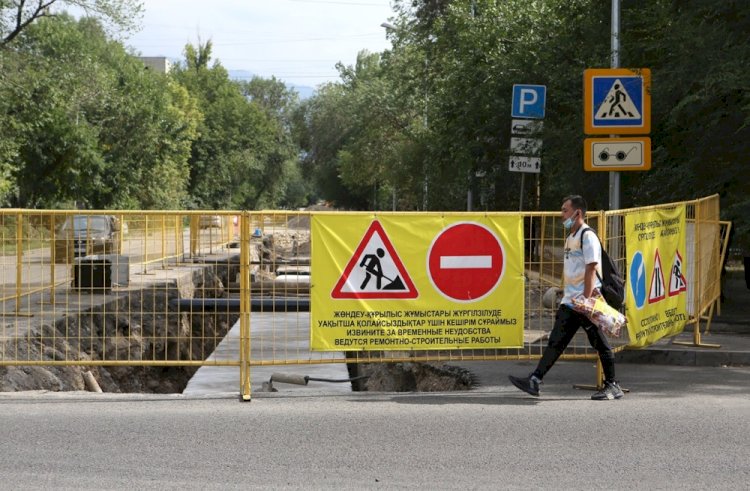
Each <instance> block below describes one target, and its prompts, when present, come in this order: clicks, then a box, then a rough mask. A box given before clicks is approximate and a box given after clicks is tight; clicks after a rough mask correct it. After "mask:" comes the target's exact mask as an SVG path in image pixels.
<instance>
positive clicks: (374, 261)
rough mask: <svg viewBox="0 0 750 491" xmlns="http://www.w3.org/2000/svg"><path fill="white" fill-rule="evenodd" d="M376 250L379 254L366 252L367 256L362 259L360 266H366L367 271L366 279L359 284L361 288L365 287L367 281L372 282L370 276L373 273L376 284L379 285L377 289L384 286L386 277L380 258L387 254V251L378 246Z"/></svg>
mask: <svg viewBox="0 0 750 491" xmlns="http://www.w3.org/2000/svg"><path fill="white" fill-rule="evenodd" d="M375 252H376V254H377V256H376V255H375V254H365V256H364V257H363V258H362V261H361V262H360V263H359V267H360V268H365V271H366V273H365V279H364V281H363V282H362V284H361V285H360V286H359V289H360V290H364V289H365V287H366V286H367V283H369V282H370V278H371V277H372V276H373V275H374V276H375V286H376V287H377V289H378V290H380V289H381V288H382V284H383V278H385V275H384V274H383V267H382V266H381V265H380V259H381V258H382V257H383V256H385V251H384V250H383V249H382V248H380V247H378V249H377V250H376V251H375ZM386 279H387V278H386Z"/></svg>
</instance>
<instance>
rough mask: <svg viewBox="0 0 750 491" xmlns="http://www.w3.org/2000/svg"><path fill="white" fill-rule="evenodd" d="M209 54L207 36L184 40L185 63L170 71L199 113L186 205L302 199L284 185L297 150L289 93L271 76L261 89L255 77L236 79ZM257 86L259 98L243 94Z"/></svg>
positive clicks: (241, 205) (259, 203) (278, 203)
mask: <svg viewBox="0 0 750 491" xmlns="http://www.w3.org/2000/svg"><path fill="white" fill-rule="evenodd" d="M210 60H211V41H208V42H206V43H205V44H202V45H198V46H192V45H188V46H186V48H185V64H184V65H181V66H178V67H177V68H176V69H175V70H174V74H173V76H174V78H175V80H176V81H178V82H179V83H180V84H182V85H184V86H185V87H186V88H187V90H188V91H189V92H190V94H192V95H193V96H194V97H195V98H196V99H197V100H198V108H199V109H200V111H201V112H202V113H203V115H204V120H203V122H202V123H201V124H200V126H199V128H198V134H199V136H198V139H197V140H196V141H195V142H194V143H193V146H192V149H191V156H190V184H189V193H190V197H191V200H192V201H191V203H190V205H191V206H194V207H196V208H214V209H222V208H228V209H255V208H259V207H268V208H273V207H277V206H282V205H286V206H289V205H294V204H297V203H298V202H300V201H303V197H300V196H290V195H289V193H288V189H287V187H286V185H287V179H288V178H289V177H290V176H294V175H295V169H294V167H295V166H296V152H295V149H294V147H293V145H292V144H291V141H290V137H289V129H288V125H286V124H285V122H284V114H285V113H286V112H287V111H289V110H290V109H289V108H290V107H291V105H293V103H294V98H293V97H292V96H291V95H290V94H285V93H283V91H280V90H278V86H277V85H276V84H278V82H274V81H271V82H270V83H269V86H268V87H265V89H263V87H262V86H263V85H264V84H262V83H260V82H255V83H251V84H249V85H248V84H237V83H235V82H233V81H231V80H230V79H229V77H228V74H227V71H226V70H225V69H224V68H223V67H222V66H221V64H220V63H219V62H218V61H216V62H214V63H213V65H212V66H211V67H209V61H210ZM271 88H274V89H275V92H274V91H272V90H271ZM256 89H257V94H258V95H259V98H260V100H262V101H263V102H256V101H253V100H250V99H249V98H248V96H247V95H250V94H251V93H253V92H252V91H253V90H256ZM261 89H263V90H261ZM266 89H267V90H266ZM243 90H244V91H250V92H245V93H243ZM264 90H265V92H264ZM261 94H268V97H260V95H261ZM273 94H276V95H275V96H272V95H273ZM287 199H289V200H291V201H292V202H291V203H287V202H286V200H287Z"/></svg>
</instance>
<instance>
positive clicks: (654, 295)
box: [648, 249, 666, 303]
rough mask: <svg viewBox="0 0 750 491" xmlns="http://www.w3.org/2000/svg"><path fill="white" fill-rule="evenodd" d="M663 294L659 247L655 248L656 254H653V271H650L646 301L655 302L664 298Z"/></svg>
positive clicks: (664, 291) (664, 294)
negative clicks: (649, 285)
mask: <svg viewBox="0 0 750 491" xmlns="http://www.w3.org/2000/svg"><path fill="white" fill-rule="evenodd" d="M665 296H666V289H665V288H664V270H663V269H662V266H661V257H660V256H659V249H656V254H655V255H654V272H653V273H651V287H650V288H649V291H648V303H656V302H658V301H659V300H664V297H665Z"/></svg>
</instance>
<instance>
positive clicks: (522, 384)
mask: <svg viewBox="0 0 750 491" xmlns="http://www.w3.org/2000/svg"><path fill="white" fill-rule="evenodd" d="M508 378H509V379H510V381H511V383H512V384H513V385H515V386H516V387H518V388H519V389H521V390H522V391H524V392H526V393H527V394H530V395H532V396H534V397H539V384H541V383H542V381H541V380H539V379H538V378H536V376H534V375H531V376H529V377H526V378H519V377H514V376H513V375H508Z"/></svg>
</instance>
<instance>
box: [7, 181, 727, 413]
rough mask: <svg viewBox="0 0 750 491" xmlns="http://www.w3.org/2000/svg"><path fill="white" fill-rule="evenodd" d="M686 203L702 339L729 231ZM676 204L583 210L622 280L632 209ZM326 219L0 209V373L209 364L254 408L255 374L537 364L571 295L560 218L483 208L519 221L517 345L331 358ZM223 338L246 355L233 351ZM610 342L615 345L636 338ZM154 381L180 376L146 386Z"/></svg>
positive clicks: (167, 372) (579, 350) (110, 384)
mask: <svg viewBox="0 0 750 491" xmlns="http://www.w3.org/2000/svg"><path fill="white" fill-rule="evenodd" d="M682 204H684V205H685V208H686V227H685V228H686V247H687V252H686V258H685V259H686V262H687V264H686V277H687V280H688V298H687V307H686V308H687V311H688V313H689V317H690V318H689V323H688V324H689V325H691V326H693V328H694V330H695V341H694V344H696V345H700V346H705V345H703V344H701V342H700V334H701V332H700V326H701V323H704V325H705V326H706V329H707V328H708V326H710V319H711V317H712V316H713V313H714V310H715V309H716V305H717V301H718V299H719V296H720V272H721V264H722V261H723V257H724V254H725V253H726V242H727V236H728V231H729V227H730V224H729V223H727V222H722V221H720V219H719V198H718V196H710V197H707V198H703V199H699V200H694V201H688V202H685V203H682ZM676 205H677V204H674V203H673V204H665V205H659V206H655V207H644V208H635V209H630V210H616V211H608V212H589V213H588V217H587V219H588V223H589V225H591V226H592V227H593V228H595V229H596V230H597V232H598V234H599V236H600V238H601V239H602V242H603V244H604V246H605V249H606V250H607V251H608V252H609V254H610V256H611V257H612V258H613V259H614V260H615V262H616V263H617V265H618V267H619V268H620V270H621V271H623V272H625V273H626V274H627V266H628V258H627V244H626V240H625V238H626V232H627V231H626V230H625V219H626V216H627V215H628V214H629V213H641V212H644V211H648V210H661V209H668V208H670V207H672V208H674V207H675V206H676ZM316 213H318V212H315V211H313V212H310V211H257V212H255V211H254V212H240V211H184V210H180V211H142V210H138V211H131V210H115V211H109V210H96V211H89V210H15V209H6V210H0V303H1V306H0V309H1V311H2V320H3V323H2V329H1V330H0V366H2V367H23V366H26V367H39V369H40V370H41V369H42V367H53V368H54V370H58V371H64V370H69V371H73V372H76V371H77V372H76V373H77V375H78V376H79V379H80V378H81V377H80V376H81V373H82V372H83V371H84V370H87V369H88V370H91V371H92V372H94V375H95V376H96V379H97V380H99V383H100V384H102V385H103V388H104V389H105V390H111V391H149V390H159V389H156V388H155V387H156V386H157V385H158V386H161V387H162V390H163V389H164V387H170V388H171V389H173V390H178V387H180V384H182V383H183V382H186V380H187V379H189V377H190V376H191V375H192V373H193V372H194V371H195V370H196V369H197V368H198V367H200V366H212V365H213V366H230V367H239V374H240V384H239V385H240V390H241V395H242V397H243V398H244V399H249V398H250V378H249V372H250V369H251V368H252V367H253V366H268V365H310V364H329V363H336V364H342V363H362V362H395V361H443V362H461V361H470V360H535V359H538V358H539V357H540V356H541V354H542V352H543V350H544V348H545V346H546V344H547V336H548V334H549V332H550V330H551V328H552V325H553V323H554V317H555V312H556V303H555V302H556V300H557V299H558V295H557V294H556V289H558V288H559V287H560V286H561V277H562V267H563V256H564V240H565V230H564V229H563V227H562V225H561V223H560V216H559V212H522V213H518V214H502V213H486V214H481V215H486V216H487V217H488V218H492V217H494V216H514V217H520V220H521V222H522V230H523V232H522V234H523V237H522V244H523V246H522V250H519V251H518V252H519V254H521V256H522V263H521V264H522V270H521V274H522V276H523V281H522V282H519V285H521V284H522V288H523V293H522V298H523V300H522V302H520V301H519V303H522V304H523V306H524V308H523V312H522V314H521V315H520V319H521V320H522V323H523V339H522V340H519V341H522V342H519V343H518V346H517V347H492V348H490V347H474V348H471V349H424V350H411V349H404V350H396V351H380V350H373V351H360V350H348V349H341V350H338V351H330V352H326V351H313V350H311V345H310V342H311V318H310V291H311V285H315V284H316V283H315V282H316V281H318V280H317V279H316V278H325V277H326V276H325V275H326V274H331V272H330V271H329V272H328V273H327V272H326V271H315V270H313V266H314V265H313V261H312V259H311V258H312V246H313V244H312V239H311V222H312V220H313V218H314V217H315V216H316ZM401 215H403V214H401ZM439 215H440V214H435V216H439ZM455 215H456V217H457V218H456V219H457V220H459V221H460V220H462V214H461V213H457V214H455ZM475 215H476V214H473V215H465V216H464V218H466V219H468V218H470V217H472V216H475ZM379 216H383V217H388V218H389V219H392V218H394V217H397V216H398V214H397V213H382V214H379ZM413 216H414V217H423V218H424V216H426V215H425V214H419V213H415V214H413ZM356 245H357V244H354V245H353V246H352V247H356ZM428 247H429V244H425V246H424V248H425V251H426V250H427V248H428ZM316 266H317V263H316ZM324 267H325V266H324ZM333 274H336V273H333ZM519 298H520V297H519ZM626 337H627V336H625V338H626ZM225 340H226V341H227V342H228V343H229V342H231V343H235V346H237V348H236V350H235V351H232V350H229V351H228V350H226V349H223V348H222V347H221V346H220V345H221V344H222V342H224V341H225ZM235 340H236V341H235ZM613 341H614V343H613V344H614V347H615V349H616V350H619V349H623V348H624V347H625V345H626V344H627V343H628V340H627V339H617V340H613ZM563 357H564V358H566V359H586V360H595V359H596V358H597V354H596V352H595V351H594V350H592V349H591V348H590V346H589V344H588V342H587V340H586V338H585V336H580V337H577V338H576V339H575V340H574V341H573V343H571V345H570V347H569V348H568V350H567V351H566V352H565V354H564V355H563ZM135 367H142V370H141V371H140V372H133V368H135ZM56 373H57V372H56ZM134 373H135V375H134ZM19 377H21V378H22V376H21V375H19ZM159 377H162V379H163V380H165V381H166V380H170V381H172V382H169V383H162V384H154V383H152V381H153V379H154V378H159ZM82 383H83V382H80V383H78V382H76V383H75V384H72V386H71V387H72V388H82V385H81V387H79V385H80V384H82ZM170 383H172V384H173V385H172V386H170V385H169V384H170ZM152 385H153V387H151V386H152ZM17 387H23V384H22V383H21V382H19V385H18V386H17ZM66 388H70V387H68V386H66Z"/></svg>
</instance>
